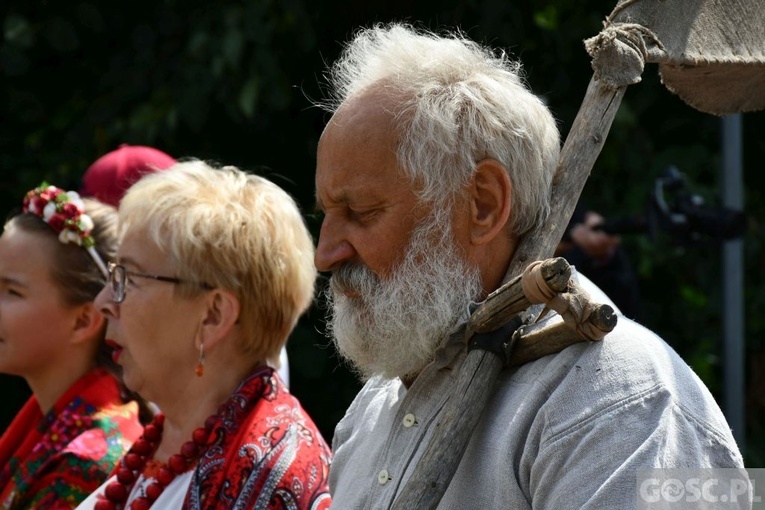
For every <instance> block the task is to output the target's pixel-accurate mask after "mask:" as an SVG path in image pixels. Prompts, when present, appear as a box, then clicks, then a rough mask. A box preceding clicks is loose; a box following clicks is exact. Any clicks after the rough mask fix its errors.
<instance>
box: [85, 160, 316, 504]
mask: <svg viewBox="0 0 765 510" xmlns="http://www.w3.org/2000/svg"><path fill="white" fill-rule="evenodd" d="M119 215H120V236H121V238H120V239H121V240H120V247H119V250H118V252H117V257H116V264H115V265H112V266H111V267H110V274H111V277H110V285H109V286H108V287H107V288H105V289H104V290H103V291H102V292H101V294H100V295H99V296H98V299H97V305H98V306H99V308H100V309H101V310H102V311H103V313H104V314H105V315H106V316H107V318H108V320H109V326H108V330H107V343H108V344H109V345H111V346H112V348H113V349H114V358H115V360H117V362H118V363H119V364H120V365H122V367H123V370H124V379H125V383H126V384H127V386H128V387H129V388H131V389H132V390H134V391H137V392H138V393H140V394H141V395H142V396H143V397H144V398H145V399H147V400H149V401H152V402H154V403H156V404H157V406H158V407H159V409H161V410H162V413H161V414H159V415H158V416H157V418H156V419H155V420H154V421H153V422H152V424H150V425H148V426H147V427H146V429H145V431H144V434H143V436H142V437H141V439H139V440H138V441H137V442H136V443H135V445H134V446H133V448H132V449H131V450H130V452H128V454H127V455H126V456H125V457H124V459H123V462H122V463H121V465H120V467H119V469H118V470H117V472H116V475H115V476H114V477H112V478H111V479H110V480H109V481H108V482H107V483H105V484H104V485H103V486H102V487H101V488H100V489H99V490H98V491H97V492H96V493H94V494H93V495H91V497H90V498H89V499H88V500H86V501H85V502H84V503H83V504H82V505H81V506H80V508H82V509H90V508H96V509H99V510H103V509H123V508H130V509H139V510H140V509H145V508H162V509H176V508H205V509H208V508H210V509H212V508H220V509H224V508H225V509H228V508H253V507H258V508H301V509H303V508H305V509H308V508H327V507H328V506H329V503H330V499H329V495H328V490H327V476H328V469H329V461H330V455H331V454H330V450H329V447H328V446H327V444H326V443H325V441H324V439H323V438H322V437H321V434H320V433H319V431H318V430H317V428H316V427H315V425H314V423H313V422H312V420H311V419H310V418H309V417H308V416H307V415H306V413H305V411H304V410H303V409H302V408H301V406H300V404H299V402H298V401H297V399H295V397H293V396H292V395H290V394H289V392H288V390H287V389H286V387H285V385H284V384H283V382H282V381H281V379H280V378H279V376H278V374H276V373H275V371H274V369H273V368H271V367H269V363H268V362H269V361H270V360H273V359H276V358H278V356H279V352H280V350H281V349H282V346H283V345H284V343H285V342H286V340H287V337H288V336H289V334H290V332H291V331H292V329H293V327H294V325H295V323H296V322H297V320H298V318H299V317H300V315H301V314H302V313H303V312H304V311H305V310H306V308H307V307H308V305H309V304H310V302H311V300H312V298H313V293H314V282H315V278H316V270H315V268H314V266H313V253H314V250H313V242H312V239H311V237H310V235H309V233H308V231H307V229H306V227H305V225H304V222H303V219H302V217H301V215H300V213H299V211H298V208H297V206H296V204H295V203H294V201H293V200H292V199H291V198H290V197H289V196H288V195H287V194H286V193H285V192H284V191H283V190H282V189H280V188H279V187H278V186H276V185H275V184H273V183H271V182H269V181H267V180H265V179H263V178H260V177H257V176H254V175H248V174H246V173H244V172H242V171H240V170H238V169H235V168H233V167H225V168H221V169H216V168H212V167H210V166H209V165H207V164H206V163H203V162H201V161H191V162H183V163H178V164H176V165H174V166H172V167H171V168H169V169H167V170H165V171H163V172H159V173H155V174H152V175H148V176H145V177H143V178H142V179H141V180H140V181H138V182H137V183H136V184H135V185H133V186H132V187H131V188H130V190H129V191H128V192H127V194H126V195H125V197H124V198H123V200H122V203H121V205H120V213H119Z"/></svg>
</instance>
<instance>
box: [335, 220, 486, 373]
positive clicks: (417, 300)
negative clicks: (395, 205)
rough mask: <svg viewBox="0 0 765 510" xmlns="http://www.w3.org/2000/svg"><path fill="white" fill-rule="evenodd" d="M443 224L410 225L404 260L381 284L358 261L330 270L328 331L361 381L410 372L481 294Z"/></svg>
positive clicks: (473, 272)
mask: <svg viewBox="0 0 765 510" xmlns="http://www.w3.org/2000/svg"><path fill="white" fill-rule="evenodd" d="M444 223H445V222H443V221H439V218H437V217H436V218H432V219H431V220H429V221H428V222H427V223H425V224H423V225H420V226H419V227H418V228H416V229H415V231H414V232H413V234H412V238H411V241H410V243H409V246H408V247H407V250H406V254H405V256H404V259H403V260H402V262H401V263H400V264H399V266H398V267H397V268H396V269H395V270H394V271H393V272H392V276H391V277H390V278H388V279H386V280H384V281H383V280H380V278H378V276H377V275H375V274H374V273H373V272H372V271H371V270H369V269H368V268H367V267H364V266H353V265H349V264H348V265H345V266H343V267H341V268H340V269H338V270H336V271H334V272H333V275H332V278H331V280H330V286H329V288H328V289H327V291H326V292H325V297H326V299H327V302H328V304H329V309H330V310H331V313H330V314H329V317H328V322H327V335H328V336H330V338H332V339H333V341H334V343H335V346H336V347H337V349H338V352H339V353H340V354H341V356H342V357H343V358H344V359H346V360H349V361H350V362H351V363H352V365H353V366H354V367H355V369H356V370H357V372H358V373H359V375H360V376H361V377H362V378H364V379H367V378H370V377H372V376H374V375H382V376H383V377H385V378H394V377H399V378H401V379H410V378H413V377H415V376H416V375H417V374H418V373H419V372H420V371H421V370H422V369H423V368H424V367H425V366H426V365H427V364H428V363H429V362H430V361H431V360H432V359H433V357H434V353H435V351H436V349H437V348H438V347H439V345H440V344H441V343H442V342H443V340H444V339H445V338H446V337H447V336H448V335H449V334H450V333H452V332H454V331H455V330H456V328H457V327H458V326H459V325H460V324H461V323H462V322H464V321H465V320H467V319H468V317H469V315H470V305H471V304H472V303H473V302H474V299H475V298H476V297H477V296H479V295H480V292H481V279H480V274H479V272H478V269H477V268H475V267H470V266H469V265H468V264H467V263H466V262H465V261H463V259H462V257H461V256H460V253H459V250H458V248H457V246H456V244H455V243H454V240H453V238H452V235H451V228H450V226H449V225H448V224H446V226H444ZM344 291H345V292H348V293H349V294H351V295H350V296H349V295H347V294H346V293H345V292H344Z"/></svg>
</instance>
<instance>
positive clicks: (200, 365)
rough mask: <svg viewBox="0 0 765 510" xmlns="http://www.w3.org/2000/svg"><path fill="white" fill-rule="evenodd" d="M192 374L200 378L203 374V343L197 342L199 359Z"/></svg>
mask: <svg viewBox="0 0 765 510" xmlns="http://www.w3.org/2000/svg"><path fill="white" fill-rule="evenodd" d="M194 373H195V374H197V377H202V375H204V373H205V343H204V342H203V341H201V342H199V359H197V366H196V367H194Z"/></svg>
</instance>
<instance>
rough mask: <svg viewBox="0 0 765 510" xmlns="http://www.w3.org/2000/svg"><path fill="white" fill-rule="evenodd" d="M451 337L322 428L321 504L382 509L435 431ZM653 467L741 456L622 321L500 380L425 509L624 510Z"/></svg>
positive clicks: (715, 416)
mask: <svg viewBox="0 0 765 510" xmlns="http://www.w3.org/2000/svg"><path fill="white" fill-rule="evenodd" d="M557 320H559V318H557ZM460 342H461V340H460V339H459V338H454V337H453V338H452V339H450V340H449V341H448V342H447V343H446V344H445V346H444V347H442V349H441V350H440V351H439V352H438V353H437V355H436V359H435V361H434V362H432V363H431V364H430V365H428V366H427V367H426V368H425V369H424V371H423V372H422V373H421V374H420V375H419V377H418V378H417V379H416V380H415V381H414V383H413V384H412V386H411V388H409V389H408V390H407V388H406V387H405V386H404V385H403V384H402V383H401V381H400V380H398V379H395V380H383V379H381V378H379V377H377V378H373V379H371V380H369V381H368V382H367V383H366V384H365V386H364V387H363V388H362V390H361V391H360V393H359V394H358V395H357V397H356V399H355V400H354V402H353V403H352V404H351V406H350V407H349V409H348V411H347V413H346V415H345V417H344V418H343V419H342V420H341V421H340V422H339V423H338V425H337V427H336V429H335V436H334V441H333V451H334V459H333V461H332V465H331V469H330V493H331V494H332V500H333V508H342V509H344V510H345V509H354V510H357V509H382V508H389V507H390V506H391V504H392V503H393V501H394V500H395V498H396V495H397V494H398V492H399V491H400V490H401V488H402V487H403V485H404V483H405V482H406V480H407V479H408V478H409V477H410V476H411V475H412V471H413V469H414V467H415V465H416V463H417V460H418V459H419V457H420V456H421V455H422V453H423V451H424V447H425V446H426V445H427V444H428V439H429V437H430V436H431V435H432V432H433V429H434V427H435V426H437V424H438V420H439V414H440V412H441V410H442V408H443V406H444V403H445V402H446V400H447V398H448V396H449V395H450V393H451V386H452V385H453V384H454V381H455V379H456V377H457V374H458V368H459V364H460V363H461V361H462V360H463V359H464V352H463V351H464V349H462V348H461V344H460ZM455 353H456V354H455ZM653 467H664V468H669V467H743V461H742V458H741V454H740V453H739V451H738V448H737V446H736V443H735V440H734V439H733V437H732V435H731V432H730V429H729V427H728V425H727V422H726V421H725V418H724V417H723V415H722V412H721V411H720V409H719V407H718V405H717V404H716V403H715V400H714V399H713V397H712V396H711V394H710V393H709V391H708V390H707V388H706V387H705V386H704V384H703V383H702V382H701V380H700V379H699V378H698V377H697V376H696V374H694V373H693V371H692V370H691V369H690V367H688V365H686V364H685V363H684V362H683V360H682V359H680V357H679V356H678V355H677V354H676V353H675V351H674V350H673V349H672V348H671V347H670V346H669V345H667V344H666V343H665V342H664V341H663V340H661V339H660V338H659V337H658V336H656V335H655V334H653V333H652V332H650V331H649V330H647V329H645V328H644V327H642V326H640V325H639V324H637V323H635V322H633V321H631V320H629V319H627V318H625V317H623V316H622V317H619V320H618V324H617V327H616V328H615V329H614V331H613V332H611V333H610V334H609V335H607V336H606V338H605V339H604V340H602V341H601V342H594V343H581V344H576V345H573V346H571V347H568V348H566V349H565V350H563V351H561V352H560V353H558V354H553V355H549V356H546V357H544V358H541V359H539V360H536V361H534V362H531V363H528V364H525V365H523V366H521V367H518V368H514V369H507V370H504V371H503V372H502V373H501V374H500V376H499V378H498V380H497V382H496V384H495V385H494V387H493V393H492V395H491V397H490V398H489V401H488V404H487V406H486V408H485V409H484V411H483V413H482V416H481V418H480V420H479V423H478V425H477V427H476V429H475V431H474V433H473V435H472V436H471V439H470V441H469V443H468V446H467V450H466V452H465V454H464V456H463V457H462V460H461V461H460V464H459V466H458V468H457V471H456V473H455V475H454V478H453V479H452V481H451V483H450V485H449V486H448V488H447V490H446V492H445V494H444V497H443V499H442V500H441V503H440V504H439V506H438V508H439V509H455V510H456V509H460V510H469V509H480V510H485V509H499V508H512V509H515V508H519V509H522V508H532V507H533V508H550V509H560V508H619V509H624V508H634V507H635V505H636V502H637V492H636V487H637V474H638V470H641V469H646V468H653Z"/></svg>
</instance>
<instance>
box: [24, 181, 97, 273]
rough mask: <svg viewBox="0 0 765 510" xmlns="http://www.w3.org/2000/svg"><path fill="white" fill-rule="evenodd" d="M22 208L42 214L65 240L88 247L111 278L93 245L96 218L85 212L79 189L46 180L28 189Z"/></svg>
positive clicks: (60, 238)
mask: <svg viewBox="0 0 765 510" xmlns="http://www.w3.org/2000/svg"><path fill="white" fill-rule="evenodd" d="M22 210H23V211H24V212H25V213H32V214H34V215H36V216H39V217H40V218H41V219H42V220H43V221H44V222H45V223H47V224H48V225H50V227H51V228H52V229H53V230H55V231H56V232H57V233H58V240H59V241H61V242H62V243H64V244H67V243H73V244H76V245H78V246H82V247H83V248H85V250H86V251H87V252H88V254H89V255H90V257H91V258H92V259H93V261H94V262H95V263H96V265H97V266H98V269H100V270H101V272H102V273H103V275H104V277H105V278H106V279H107V280H108V279H109V270H108V269H106V264H104V261H103V260H102V259H101V257H100V255H98V252H97V251H96V249H95V248H94V246H95V245H96V240H95V239H93V236H92V235H91V234H90V233H91V232H92V231H93V227H94V225H93V220H92V219H91V218H90V216H88V215H87V214H85V213H84V212H83V211H84V210H85V204H84V203H83V202H82V199H81V198H80V195H79V194H78V193H77V192H76V191H64V190H62V189H61V188H57V187H55V186H50V185H48V183H46V182H43V183H42V184H41V185H40V186H39V187H37V188H35V189H33V190H30V191H29V192H27V194H26V196H25V197H24V204H23V209H22Z"/></svg>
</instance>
